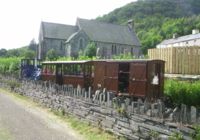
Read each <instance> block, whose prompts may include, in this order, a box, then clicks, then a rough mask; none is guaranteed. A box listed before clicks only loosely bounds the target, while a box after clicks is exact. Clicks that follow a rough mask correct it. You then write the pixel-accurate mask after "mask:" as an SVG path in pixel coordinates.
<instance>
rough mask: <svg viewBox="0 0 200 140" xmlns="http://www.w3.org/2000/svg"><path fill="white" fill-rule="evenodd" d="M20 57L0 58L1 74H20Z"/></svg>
mask: <svg viewBox="0 0 200 140" xmlns="http://www.w3.org/2000/svg"><path fill="white" fill-rule="evenodd" d="M20 60H21V58H20V57H9V58H1V59H0V64H1V65H0V74H3V75H4V74H8V75H18V73H19V70H20Z"/></svg>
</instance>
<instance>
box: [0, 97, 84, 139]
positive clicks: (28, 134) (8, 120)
mask: <svg viewBox="0 0 200 140" xmlns="http://www.w3.org/2000/svg"><path fill="white" fill-rule="evenodd" d="M0 130H5V131H6V134H7V135H9V136H8V137H7V139H9V140H10V139H11V140H80V139H82V138H81V137H80V136H79V135H78V134H76V132H74V131H73V130H72V129H70V128H68V127H67V125H66V124H65V123H64V122H62V121H61V120H59V119H58V118H56V116H54V115H52V114H50V113H47V112H46V111H44V110H42V109H41V108H39V107H36V106H33V105H30V104H29V103H23V102H22V101H20V100H19V101H18V100H16V99H14V97H11V96H10V95H7V94H2V93H0ZM0 133H1V131H0ZM0 136H1V135H0ZM0 140H1V137H0Z"/></svg>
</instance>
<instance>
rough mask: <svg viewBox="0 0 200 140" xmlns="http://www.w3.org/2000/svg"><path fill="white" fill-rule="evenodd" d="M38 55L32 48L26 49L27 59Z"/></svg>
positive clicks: (25, 56) (25, 55)
mask: <svg viewBox="0 0 200 140" xmlns="http://www.w3.org/2000/svg"><path fill="white" fill-rule="evenodd" d="M35 56H36V54H35V51H32V50H26V51H25V53H24V58H26V59H34V58H35Z"/></svg>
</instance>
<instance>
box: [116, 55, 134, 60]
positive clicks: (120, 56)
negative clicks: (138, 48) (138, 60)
mask: <svg viewBox="0 0 200 140" xmlns="http://www.w3.org/2000/svg"><path fill="white" fill-rule="evenodd" d="M113 59H124V60H129V59H135V57H134V56H133V55H131V53H128V54H120V55H115V56H113Z"/></svg>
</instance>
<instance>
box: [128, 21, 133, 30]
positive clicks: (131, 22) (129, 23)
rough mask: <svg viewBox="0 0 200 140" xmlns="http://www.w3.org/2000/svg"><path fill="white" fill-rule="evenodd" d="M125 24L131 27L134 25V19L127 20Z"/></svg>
mask: <svg viewBox="0 0 200 140" xmlns="http://www.w3.org/2000/svg"><path fill="white" fill-rule="evenodd" d="M127 25H128V27H129V28H130V29H133V27H134V21H133V20H132V19H130V20H128V22H127Z"/></svg>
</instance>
